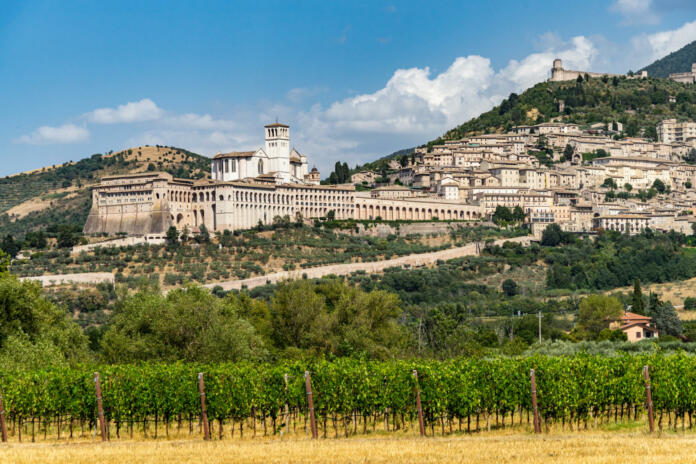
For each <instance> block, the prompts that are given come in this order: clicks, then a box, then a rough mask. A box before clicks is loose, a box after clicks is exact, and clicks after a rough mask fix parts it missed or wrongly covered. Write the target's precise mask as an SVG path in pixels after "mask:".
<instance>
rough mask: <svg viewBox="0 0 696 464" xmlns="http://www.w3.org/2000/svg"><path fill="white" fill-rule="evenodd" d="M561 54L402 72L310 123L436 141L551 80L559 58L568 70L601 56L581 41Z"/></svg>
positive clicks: (471, 60)
mask: <svg viewBox="0 0 696 464" xmlns="http://www.w3.org/2000/svg"><path fill="white" fill-rule="evenodd" d="M564 45H565V48H562V49H548V50H546V51H544V52H541V53H534V54H531V55H529V56H527V57H525V58H524V59H522V60H519V61H518V60H511V61H510V62H509V63H508V64H507V66H506V67H504V68H503V69H500V70H498V71H496V70H495V69H493V67H492V66H491V62H490V60H489V59H488V58H485V57H482V56H477V55H470V56H466V57H459V58H456V59H455V60H454V62H453V63H452V64H451V65H450V66H449V68H447V70H445V71H443V72H442V73H440V74H438V75H433V74H432V72H431V70H430V68H428V67H426V68H410V69H398V70H396V71H395V72H394V74H393V75H392V77H391V78H390V79H389V81H388V82H387V83H386V85H385V87H384V88H382V89H380V90H378V91H376V92H374V93H369V94H363V95H357V96H354V97H351V98H347V99H345V100H342V101H339V102H335V103H333V104H332V105H330V106H329V107H328V108H326V110H324V111H321V110H320V109H318V108H314V109H313V110H312V111H311V112H310V113H309V114H306V115H305V116H306V117H314V118H317V119H321V120H323V121H324V122H325V123H327V124H328V126H329V127H330V128H331V130H333V131H335V130H347V131H352V132H374V133H392V134H418V135H420V136H428V135H432V134H433V132H441V131H444V130H445V129H447V128H449V127H451V126H453V125H455V124H460V123H461V122H463V121H465V120H467V119H469V118H471V117H474V116H476V115H478V114H479V113H481V112H483V111H486V110H488V109H490V108H491V107H492V106H494V105H495V104H497V103H499V102H500V100H502V99H503V98H504V97H506V96H507V95H508V94H509V93H510V92H519V91H521V90H523V89H525V88H527V87H529V86H531V85H533V84H535V83H537V82H540V81H543V80H544V79H546V77H547V76H548V72H549V69H550V67H551V62H552V60H553V58H555V57H561V58H562V59H563V60H564V62H565V63H566V64H567V65H568V66H574V67H578V68H580V69H587V68H589V67H591V65H592V62H593V60H594V57H595V56H596V54H597V51H596V49H595V47H594V46H593V44H592V43H591V42H590V41H589V40H588V39H587V38H585V37H582V36H578V37H575V38H573V39H572V40H571V41H570V42H569V43H567V44H564Z"/></svg>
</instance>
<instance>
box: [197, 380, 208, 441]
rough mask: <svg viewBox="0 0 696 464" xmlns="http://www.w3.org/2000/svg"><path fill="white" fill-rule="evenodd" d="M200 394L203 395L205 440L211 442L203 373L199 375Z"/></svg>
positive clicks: (202, 415) (202, 413) (202, 409)
mask: <svg viewBox="0 0 696 464" xmlns="http://www.w3.org/2000/svg"><path fill="white" fill-rule="evenodd" d="M198 393H200V395H201V417H202V419H201V420H202V421H203V439H204V440H210V427H209V425H208V412H207V411H206V410H205V382H204V381H203V373H202V372H199V373H198Z"/></svg>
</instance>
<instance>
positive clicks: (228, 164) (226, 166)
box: [225, 159, 230, 172]
mask: <svg viewBox="0 0 696 464" xmlns="http://www.w3.org/2000/svg"><path fill="white" fill-rule="evenodd" d="M225 172H230V160H228V159H226V160H225Z"/></svg>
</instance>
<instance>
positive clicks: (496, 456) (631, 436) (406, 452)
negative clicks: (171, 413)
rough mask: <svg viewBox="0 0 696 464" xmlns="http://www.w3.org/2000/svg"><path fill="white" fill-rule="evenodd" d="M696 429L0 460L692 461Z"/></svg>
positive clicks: (56, 448)
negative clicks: (650, 433)
mask: <svg viewBox="0 0 696 464" xmlns="http://www.w3.org/2000/svg"><path fill="white" fill-rule="evenodd" d="M694 449H696V435H694V434H665V435H663V436H655V437H650V436H648V435H647V434H646V433H645V432H642V431H638V432H626V431H616V432H608V431H591V432H572V433H568V432H566V433H551V434H545V435H543V436H538V437H537V436H534V435H533V434H530V433H523V432H520V431H519V430H518V431H510V432H505V433H504V432H502V431H501V432H491V433H485V434H480V435H459V436H450V437H437V438H424V439H421V438H416V437H412V436H409V437H396V436H386V435H383V436H379V435H378V436H371V437H364V436H363V437H355V438H348V439H320V440H317V441H311V440H309V439H306V438H296V437H292V438H289V439H282V440H281V439H278V438H276V439H273V440H270V439H269V440H264V439H251V438H249V439H247V438H245V439H235V440H223V441H213V442H210V443H205V442H202V441H200V440H185V441H182V440H175V441H120V442H112V443H107V444H101V443H98V442H88V443H74V444H64V443H61V444H55V443H53V444H17V443H13V444H9V445H3V446H0V461H1V462H7V463H16V464H28V463H42V464H58V463H74V464H87V463H100V464H116V463H142V464H152V463H165V462H166V463H173V462H201V463H202V462H205V463H222V462H235V463H258V464H271V463H318V462H331V463H346V464H347V463H468V462H471V463H477V464H478V463H489V462H490V463H556V462H562V463H564V464H576V463H578V464H579V463H625V462H631V463H687V462H694Z"/></svg>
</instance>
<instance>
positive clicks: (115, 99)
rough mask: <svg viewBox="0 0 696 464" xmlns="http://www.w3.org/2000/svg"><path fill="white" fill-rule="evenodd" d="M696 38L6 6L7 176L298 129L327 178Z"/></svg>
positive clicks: (300, 5) (563, 19) (252, 143)
mask: <svg viewBox="0 0 696 464" xmlns="http://www.w3.org/2000/svg"><path fill="white" fill-rule="evenodd" d="M693 40H696V2H693V1H687V0H613V1H609V2H607V1H594V0H584V1H582V2H561V1H540V0H539V1H526V2H525V1H488V2H479V1H475V2H474V1H471V2H464V1H458V2H454V1H451V2H450V1H442V2H427V3H426V2H421V1H410V2H397V1H384V2H382V1H303V2H292V1H277V2H276V1H269V0H266V1H262V2H229V1H228V2H213V1H209V2H205V1H202V2H175V1H171V0H170V1H166V2H165V1H161V2H159V1H148V2H145V1H140V2H133V1H119V2H110V3H108V4H107V3H105V2H94V1H85V2H72V1H67V0H66V1H22V2H11V1H2V2H0V97H1V98H0V102H2V111H0V160H1V161H2V163H1V164H0V175H8V174H12V173H15V172H18V171H23V170H27V169H33V168H38V167H41V166H45V165H50V164H54V163H61V162H64V161H68V160H78V159H81V158H83V157H85V156H89V155H91V154H92V153H103V152H106V151H109V150H118V149H121V148H127V147H130V146H135V145H138V144H148V143H149V144H163V145H175V146H179V147H183V148H187V149H190V150H192V151H196V152H198V153H201V154H204V155H208V156H210V155H213V154H214V153H216V152H218V151H227V150H241V149H249V148H255V147H257V146H259V145H261V144H262V142H263V140H262V137H263V131H262V125H263V124H264V123H267V122H271V121H273V120H275V119H276V118H278V119H279V120H280V121H282V122H286V123H288V124H290V125H291V126H292V129H291V130H292V138H293V144H294V145H295V146H296V148H298V150H300V151H301V152H303V153H306V154H307V155H308V156H309V159H310V163H314V164H316V165H317V166H318V167H319V169H320V170H322V172H323V175H327V174H328V171H329V170H330V168H331V167H332V166H333V164H334V163H335V161H337V160H341V161H347V162H349V164H351V165H354V164H356V163H362V162H365V161H369V160H372V159H375V158H377V157H378V156H381V155H384V154H387V153H390V152H392V151H394V150H397V149H401V148H405V147H409V146H414V145H417V144H421V143H424V142H426V141H427V140H429V139H432V138H434V137H436V136H438V135H440V134H442V133H443V132H444V131H445V130H447V129H448V128H450V127H452V126H454V125H456V124H459V123H461V122H464V121H465V120H467V119H469V118H471V117H474V116H476V115H477V114H479V113H480V112H482V111H485V110H487V109H489V108H490V107H492V106H493V105H495V104H497V103H498V102H499V101H500V100H501V99H502V98H504V97H505V96H507V95H508V94H509V93H510V92H512V91H517V92H519V91H521V90H523V89H524V88H526V87H528V86H530V85H533V84H534V83H536V82H539V81H541V80H543V79H545V78H546V77H547V75H548V70H549V68H550V66H551V59H552V58H553V57H555V56H560V57H562V58H563V59H564V63H565V64H566V65H567V67H572V68H580V69H584V70H592V71H599V72H626V71H627V70H629V69H638V68H640V67H641V66H643V65H646V64H649V63H650V62H652V61H653V60H654V59H656V58H659V57H661V56H663V55H665V54H667V53H669V52H671V51H674V50H676V49H678V48H680V47H681V46H683V45H685V44H686V43H689V42H691V41H693Z"/></svg>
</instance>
